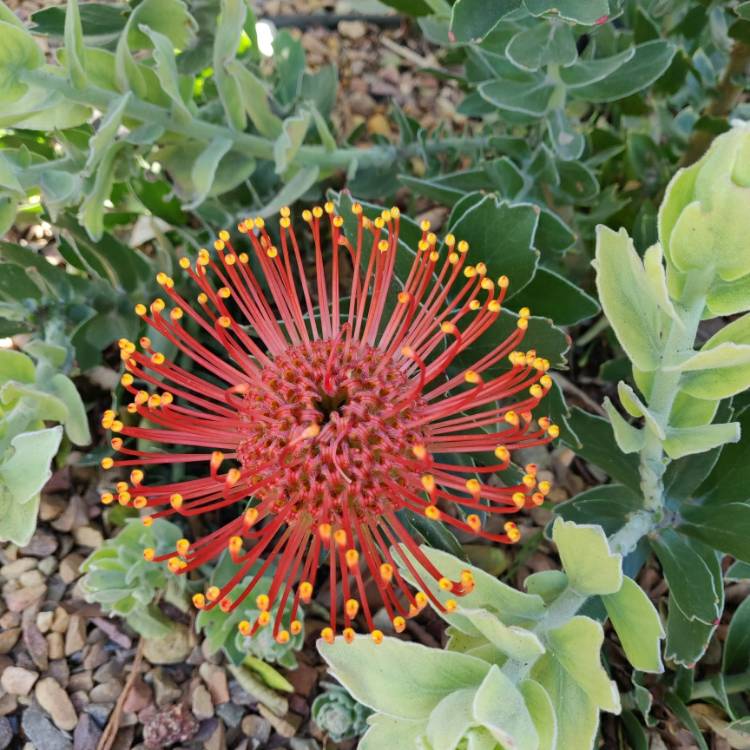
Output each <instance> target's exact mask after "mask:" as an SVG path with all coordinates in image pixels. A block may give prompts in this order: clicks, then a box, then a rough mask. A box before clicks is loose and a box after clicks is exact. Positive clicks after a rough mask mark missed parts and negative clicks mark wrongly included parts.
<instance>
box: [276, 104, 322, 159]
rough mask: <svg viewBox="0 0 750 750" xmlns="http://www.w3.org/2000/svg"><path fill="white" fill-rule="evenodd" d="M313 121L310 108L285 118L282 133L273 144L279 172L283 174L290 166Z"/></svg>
mask: <svg viewBox="0 0 750 750" xmlns="http://www.w3.org/2000/svg"><path fill="white" fill-rule="evenodd" d="M311 121H312V115H311V114H310V112H309V111H308V110H303V111H301V112H299V113H298V114H296V115H294V116H293V117H287V118H286V120H284V124H283V129H282V132H281V135H280V136H279V137H278V138H277V139H276V142H275V143H274V145H273V158H274V161H275V163H276V172H277V173H278V174H283V173H284V172H286V170H287V169H288V168H289V165H290V164H291V163H292V161H293V159H294V157H295V156H296V154H297V151H299V148H300V146H301V145H302V143H303V141H304V140H305V136H306V135H307V131H308V129H309V128H310V123H311Z"/></svg>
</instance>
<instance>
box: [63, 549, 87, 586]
mask: <svg viewBox="0 0 750 750" xmlns="http://www.w3.org/2000/svg"><path fill="white" fill-rule="evenodd" d="M85 559H86V558H85V557H84V556H83V555H79V554H78V553H77V552H71V554H69V555H67V556H66V557H64V558H63V559H62V560H61V561H60V578H62V579H63V581H64V582H65V583H73V581H75V580H76V579H77V578H78V577H79V576H80V575H81V571H80V567H81V563H82V562H83V561H84V560H85Z"/></svg>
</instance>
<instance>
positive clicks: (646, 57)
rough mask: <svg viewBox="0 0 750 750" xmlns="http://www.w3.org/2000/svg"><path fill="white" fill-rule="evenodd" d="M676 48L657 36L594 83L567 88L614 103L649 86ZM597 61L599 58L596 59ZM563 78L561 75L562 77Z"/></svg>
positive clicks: (579, 96) (574, 93)
mask: <svg viewBox="0 0 750 750" xmlns="http://www.w3.org/2000/svg"><path fill="white" fill-rule="evenodd" d="M676 50H677V48H676V47H675V46H674V45H673V44H671V43H670V42H665V41H663V40H661V39H657V40H654V41H651V42H645V43H644V44H639V45H638V46H636V47H635V50H634V54H633V56H632V58H631V59H629V60H627V61H626V62H625V63H624V64H621V65H620V66H618V67H617V68H616V69H615V70H614V71H613V72H611V73H610V74H609V75H606V76H604V77H603V78H601V79H599V80H597V81H596V82H594V83H589V84H585V85H582V86H577V87H576V88H572V89H569V91H570V94H571V96H573V97H575V98H577V99H584V100H585V101H588V102H614V101H617V100H618V99H624V98H625V97H626V96H630V95H631V94H635V93H637V92H638V91H641V90H642V89H645V88H646V87H648V86H650V85H651V84H652V83H653V82H654V81H655V80H656V79H657V78H659V77H660V76H661V75H662V74H663V73H664V72H665V71H666V69H667V68H668V67H669V65H670V63H671V62H672V58H673V57H674V54H675V52H676ZM597 62H598V61H597ZM562 77H563V79H564V75H563V76H562Z"/></svg>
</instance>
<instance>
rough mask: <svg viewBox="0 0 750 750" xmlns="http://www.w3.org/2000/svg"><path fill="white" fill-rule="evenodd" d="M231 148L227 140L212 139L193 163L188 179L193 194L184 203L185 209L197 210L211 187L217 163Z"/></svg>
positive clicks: (217, 166)
mask: <svg viewBox="0 0 750 750" xmlns="http://www.w3.org/2000/svg"><path fill="white" fill-rule="evenodd" d="M231 147H232V142H231V141H230V140H229V139H228V138H214V140H213V141H211V143H209V144H208V146H206V149H205V151H203V153H201V154H200V156H198V158H197V159H196V160H195V161H194V162H193V168H192V170H191V173H190V178H191V182H192V184H193V191H194V193H193V197H192V198H191V200H190V201H189V202H187V203H185V205H184V207H185V208H186V209H193V208H197V207H198V206H200V204H201V203H203V201H204V200H205V199H206V196H207V195H208V194H209V193H210V192H211V188H212V187H213V184H214V179H215V177H216V171H217V170H218V168H219V163H220V162H221V160H222V159H223V158H224V157H225V156H226V155H227V154H228V153H229V149H231Z"/></svg>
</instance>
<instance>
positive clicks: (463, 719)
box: [415, 673, 489, 750]
mask: <svg viewBox="0 0 750 750" xmlns="http://www.w3.org/2000/svg"><path fill="white" fill-rule="evenodd" d="M488 674H489V673H488ZM476 694H477V689H476V688H473V687H472V688H463V689H461V690H456V691H455V692H453V693H450V695H446V696H445V698H443V700H441V701H440V703H438V705H437V707H436V708H435V710H434V711H433V712H432V713H431V714H430V718H429V721H428V722H427V729H426V731H425V736H426V738H427V740H428V741H429V743H430V745H429V747H430V748H431V750H454V749H455V748H456V747H458V745H459V743H460V742H461V738H462V737H463V736H464V734H465V733H466V731H467V730H468V729H469V728H470V727H471V725H472V724H473V723H474V716H473V713H472V705H473V703H474V696H475V695H476ZM415 747H416V745H415Z"/></svg>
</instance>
